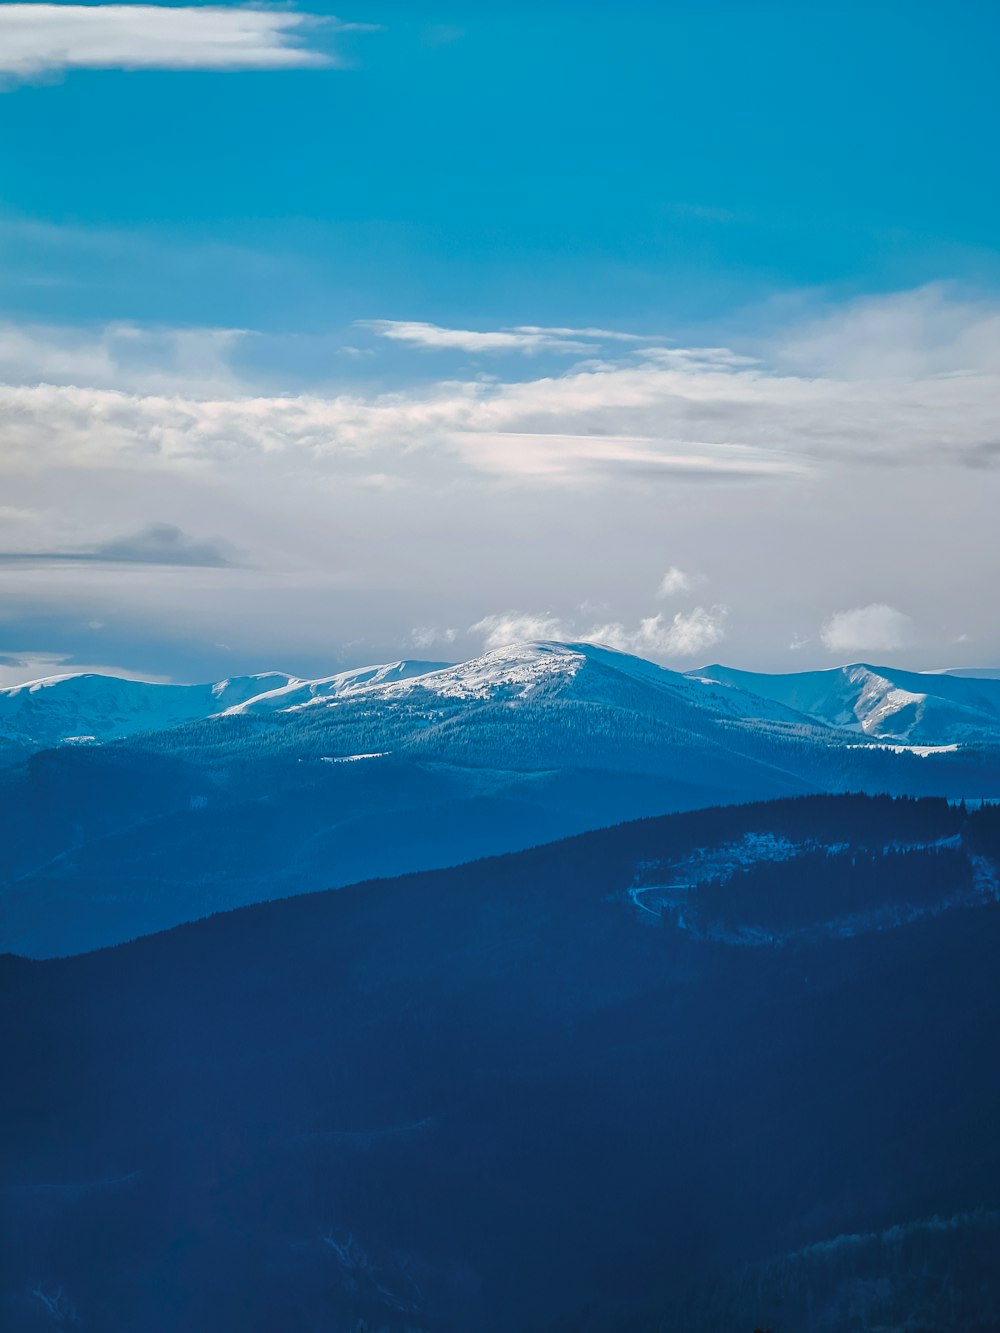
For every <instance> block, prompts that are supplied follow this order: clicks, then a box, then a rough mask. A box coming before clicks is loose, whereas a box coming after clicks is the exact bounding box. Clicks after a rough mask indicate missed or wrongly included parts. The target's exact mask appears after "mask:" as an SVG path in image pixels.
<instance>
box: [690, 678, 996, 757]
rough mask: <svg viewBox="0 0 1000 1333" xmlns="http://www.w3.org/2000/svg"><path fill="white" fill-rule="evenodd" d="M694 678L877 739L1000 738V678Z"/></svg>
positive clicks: (953, 741)
mask: <svg viewBox="0 0 1000 1333" xmlns="http://www.w3.org/2000/svg"><path fill="white" fill-rule="evenodd" d="M690 675H691V678H692V679H697V680H701V681H713V682H717V683H719V684H722V685H727V686H730V687H731V688H733V689H735V690H738V691H739V692H740V693H741V694H746V693H749V694H753V695H757V696H758V697H760V698H762V699H768V700H770V701H771V702H773V703H777V704H781V705H783V706H784V707H786V708H792V709H795V710H796V711H797V712H800V713H804V714H805V715H807V716H808V717H809V718H811V719H812V720H813V721H814V722H818V723H821V724H822V725H824V726H828V727H838V728H841V729H844V730H846V731H851V732H856V733H858V735H859V736H860V737H862V738H863V737H868V738H870V739H872V740H884V741H895V742H898V743H901V744H907V745H919V746H935V745H961V744H970V743H977V742H978V743H981V742H983V741H987V742H989V743H991V744H992V743H995V742H997V741H998V740H1000V679H996V678H994V677H991V676H988V675H982V676H980V675H979V674H978V673H977V674H976V675H971V674H968V675H967V674H961V675H959V674H957V673H956V674H952V673H951V672H936V671H935V672H930V671H927V672H917V671H903V670H900V669H899V668H898V667H874V666H868V665H867V664H865V663H857V664H855V665H852V666H842V667H833V668H832V669H831V670H829V671H803V672H798V673H795V674H791V675H766V674H763V673H760V672H753V671H737V670H734V669H733V668H732V667H725V666H708V667H703V668H702V669H701V670H700V671H697V672H692V673H690Z"/></svg>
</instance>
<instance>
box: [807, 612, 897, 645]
mask: <svg viewBox="0 0 1000 1333" xmlns="http://www.w3.org/2000/svg"><path fill="white" fill-rule="evenodd" d="M909 629H910V618H909V616H905V615H903V613H902V612H901V611H897V610H896V609H895V607H892V606H886V604H885V603H884V602H872V603H870V604H869V605H868V606H856V607H854V608H853V610H850V611H838V612H836V614H835V615H832V616H831V617H830V619H829V620H828V621H827V622H826V624H825V625H824V626H823V628H822V629H821V630H820V638H821V640H822V641H823V644H824V646H825V647H826V648H828V649H829V651H830V652H831V653H856V652H862V653H873V652H874V653H888V652H892V651H893V650H895V649H897V648H902V647H903V646H904V644H905V643H906V641H907V638H908V636H909Z"/></svg>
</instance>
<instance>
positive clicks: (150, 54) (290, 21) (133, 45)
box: [0, 4, 372, 81]
mask: <svg viewBox="0 0 1000 1333" xmlns="http://www.w3.org/2000/svg"><path fill="white" fill-rule="evenodd" d="M371 27H372V25H370V24H357V23H342V22H341V21H340V20H339V19H335V18H321V17H318V16H316V15H314V14H300V13H296V12H295V11H294V10H292V9H266V8H262V9H252V8H247V9H243V8H223V7H221V6H204V7H195V6H178V7H176V8H175V7H169V6H166V5H162V6H161V5H51V4H13V5H0V76H4V75H6V76H7V78H8V79H9V80H13V81H19V80H25V79H35V78H39V77H42V76H45V75H51V74H56V73H62V72H64V71H67V70H72V69H133V70H134V69H174V70H181V69H203V70H240V69H257V70H266V69H309V68H323V67H332V66H337V65H339V64H341V63H343V62H342V61H341V59H340V58H339V57H338V56H337V55H336V54H335V53H333V52H331V51H328V50H323V49H320V48H318V47H317V46H316V45H315V42H316V39H318V38H319V37H321V36H322V35H324V34H326V33H338V32H351V31H359V30H360V31H370V30H371Z"/></svg>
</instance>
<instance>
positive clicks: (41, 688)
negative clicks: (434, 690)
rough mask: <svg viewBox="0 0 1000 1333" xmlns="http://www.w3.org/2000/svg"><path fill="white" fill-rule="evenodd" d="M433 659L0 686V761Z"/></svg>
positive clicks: (326, 691)
mask: <svg viewBox="0 0 1000 1333" xmlns="http://www.w3.org/2000/svg"><path fill="white" fill-rule="evenodd" d="M440 665H441V663H436V662H392V663H389V664H388V665H384V666H372V667H359V668H356V669H355V670H353V671H343V672H341V673H340V674H339V675H335V676H328V677H326V678H324V679H322V680H312V681H308V680H299V679H298V678H297V677H295V676H289V675H287V674H285V673H284V672H281V671H267V672H264V673H262V674H260V675H254V676H235V677H233V678H232V679H230V680H220V681H215V682H214V683H212V684H207V685H176V684H164V683H160V682H153V681H145V680H124V679H122V678H121V677H119V676H101V675H94V674H80V675H61V676H47V677H45V678H44V679H42V680H34V681H29V682H28V683H27V684H24V685H13V686H8V687H6V688H4V689H0V760H2V759H3V758H5V757H6V758H8V759H10V758H17V757H20V756H21V755H23V754H26V753H30V752H32V751H36V750H47V749H50V748H51V747H53V746H56V745H66V744H77V745H79V744H87V743H94V742H99V741H109V740H118V739H121V738H122V737H125V736H136V735H140V734H142V733H144V732H150V731H166V730H169V729H170V728H171V727H177V726H180V725H181V724H182V723H185V722H194V721H198V720H200V719H203V718H206V717H212V716H214V715H215V714H218V713H226V712H234V711H239V710H241V709H244V708H247V707H248V706H251V705H252V707H253V709H254V710H255V711H260V712H267V711H270V710H271V709H283V708H291V707H294V706H296V705H297V704H300V703H302V702H305V701H309V700H311V699H313V698H333V697H336V696H338V695H342V694H350V693H351V692H352V691H354V690H356V689H358V688H361V687H363V686H365V685H367V684H369V683H375V682H381V681H389V680H399V679H402V678H403V677H405V676H407V675H417V674H422V673H424V672H426V671H430V670H434V669H435V668H436V667H438V666H440Z"/></svg>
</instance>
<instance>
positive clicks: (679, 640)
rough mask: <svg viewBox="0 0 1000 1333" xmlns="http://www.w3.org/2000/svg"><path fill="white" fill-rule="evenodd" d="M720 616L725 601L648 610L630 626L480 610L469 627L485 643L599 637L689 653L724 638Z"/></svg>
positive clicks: (653, 651)
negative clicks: (652, 612)
mask: <svg viewBox="0 0 1000 1333" xmlns="http://www.w3.org/2000/svg"><path fill="white" fill-rule="evenodd" d="M725 618H726V610H725V607H721V606H715V607H712V608H711V609H710V610H706V608H705V607H702V606H698V607H695V609H694V610H693V611H690V612H687V613H685V612H678V613H677V614H676V615H675V616H672V617H670V618H669V619H668V618H667V617H666V616H664V615H662V614H659V615H655V616H647V617H646V618H645V619H643V620H640V621H639V624H638V626H637V627H636V628H635V629H629V628H627V627H626V626H625V625H623V624H622V623H621V622H617V621H616V622H612V623H607V624H603V625H590V626H589V627H582V626H581V625H579V624H577V623H575V622H574V623H568V622H566V621H564V620H562V619H560V618H559V617H558V616H553V615H551V614H549V613H547V612H546V613H544V614H542V615H532V614H525V613H523V612H518V611H506V612H503V613H501V614H495V615H490V616H484V617H483V618H482V620H479V621H477V622H476V624H474V625H471V626H470V627H469V633H470V634H481V635H483V638H484V642H485V646H486V647H487V648H503V647H506V646H507V645H508V644H513V643H523V642H525V641H526V640H530V639H555V640H557V641H559V642H563V643H565V642H567V641H576V642H585V643H603V644H606V645H607V646H608V647H609V648H618V649H620V650H621V651H622V652H627V653H636V654H638V655H639V656H641V657H653V658H664V657H668V658H673V657H692V656H694V655H695V654H696V653H700V652H704V651H705V650H706V649H708V648H711V647H713V646H714V645H715V644H717V643H719V642H720V640H722V639H723V638H725V624H724V622H725Z"/></svg>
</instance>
